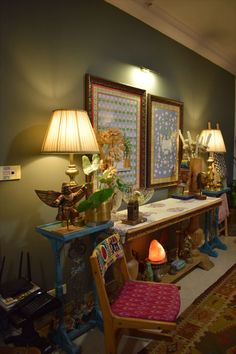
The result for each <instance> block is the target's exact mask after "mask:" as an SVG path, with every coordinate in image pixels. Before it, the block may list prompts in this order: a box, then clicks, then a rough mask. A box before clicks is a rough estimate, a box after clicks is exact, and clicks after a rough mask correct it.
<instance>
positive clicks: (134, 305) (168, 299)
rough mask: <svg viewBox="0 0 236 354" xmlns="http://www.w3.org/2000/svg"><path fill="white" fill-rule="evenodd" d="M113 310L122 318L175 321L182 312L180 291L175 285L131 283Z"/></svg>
mask: <svg viewBox="0 0 236 354" xmlns="http://www.w3.org/2000/svg"><path fill="white" fill-rule="evenodd" d="M111 309H112V312H113V313H114V314H116V315H118V316H122V317H134V318H145V319H149V320H158V321H166V322H170V321H175V320H176V317H177V315H178V313H179V310H180V296H179V290H178V288H177V287H176V286H175V285H167V284H158V283H151V284H150V283H145V282H138V281H137V282H135V281H129V282H126V283H125V284H124V287H123V288H122V290H121V292H120V294H119V296H118V297H117V298H116V299H115V301H114V302H113V303H112V304H111Z"/></svg>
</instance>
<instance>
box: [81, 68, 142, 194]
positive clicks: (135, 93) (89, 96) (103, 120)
mask: <svg viewBox="0 0 236 354" xmlns="http://www.w3.org/2000/svg"><path fill="white" fill-rule="evenodd" d="M85 82H86V110H87V112H88V114H89V117H90V119H91V122H92V125H93V127H94V128H96V129H97V130H98V131H103V130H106V129H108V128H118V129H119V130H121V131H122V133H123V136H124V141H125V144H126V143H127V147H128V148H129V163H127V159H126V157H127V156H125V154H124V160H123V161H119V163H118V164H117V166H116V167H117V170H118V174H119V176H120V177H121V178H122V180H123V181H124V182H126V183H127V184H129V185H132V186H135V187H136V188H138V187H143V186H145V170H146V164H145V161H146V160H145V159H146V154H145V151H146V91H145V90H142V89H138V88H135V87H131V86H127V85H124V84H120V83H116V82H112V81H108V80H105V79H101V78H98V77H95V76H91V75H90V74H86V76H85ZM125 144H124V145H125ZM125 146H126V145H125Z"/></svg>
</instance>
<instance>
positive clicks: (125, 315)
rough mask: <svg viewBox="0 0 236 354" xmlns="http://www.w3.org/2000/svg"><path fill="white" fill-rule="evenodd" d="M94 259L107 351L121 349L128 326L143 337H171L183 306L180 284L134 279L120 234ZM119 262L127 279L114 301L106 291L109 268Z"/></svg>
mask: <svg viewBox="0 0 236 354" xmlns="http://www.w3.org/2000/svg"><path fill="white" fill-rule="evenodd" d="M90 263H91V267H92V273H93V277H94V279H95V283H96V289H97V294H98V300H99V303H100V308H101V312H102V317H103V327H104V339H105V349H106V354H116V353H117V347H118V344H119V338H120V335H121V334H122V332H125V333H127V330H130V331H131V332H129V333H131V334H132V335H134V334H135V335H138V336H142V337H149V338H150V335H151V337H152V338H153V336H154V338H155V337H156V336H160V335H161V336H167V337H168V338H169V339H170V338H171V331H173V330H174V329H175V328H176V318H177V316H178V314H179V310H180V295H179V287H177V286H176V285H174V284H164V283H155V282H146V281H133V280H131V279H130V276H129V273H128V268H127V263H126V258H125V255H124V251H123V247H122V244H121V242H120V236H119V235H118V234H113V235H112V236H109V237H108V238H107V239H105V240H104V241H102V242H101V243H99V244H98V245H97V247H96V248H95V249H94V251H93V253H92V255H91V257H90ZM117 263H118V266H119V268H118V269H119V274H120V275H122V279H123V280H124V282H123V285H122V287H121V289H119V293H118V294H117V295H116V296H115V298H114V299H113V301H112V302H111V303H110V300H109V296H108V293H107V291H106V282H105V278H106V271H107V270H108V269H109V268H110V266H112V265H114V264H117ZM153 330H158V331H156V332H155V331H153Z"/></svg>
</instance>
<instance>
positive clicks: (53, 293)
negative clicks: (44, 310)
mask: <svg viewBox="0 0 236 354" xmlns="http://www.w3.org/2000/svg"><path fill="white" fill-rule="evenodd" d="M62 291H63V295H66V293H67V287H66V284H63V285H62ZM48 294H50V295H52V296H56V289H51V290H48Z"/></svg>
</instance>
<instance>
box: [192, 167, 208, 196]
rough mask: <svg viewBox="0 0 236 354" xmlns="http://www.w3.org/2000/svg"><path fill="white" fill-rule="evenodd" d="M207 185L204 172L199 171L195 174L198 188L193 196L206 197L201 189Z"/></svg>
mask: <svg viewBox="0 0 236 354" xmlns="http://www.w3.org/2000/svg"><path fill="white" fill-rule="evenodd" d="M206 185H207V175H206V173H205V172H199V173H198V175H197V187H198V189H199V193H198V194H195V198H197V199H206V196H205V195H203V194H202V190H203V189H204V188H205V187H206Z"/></svg>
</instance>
